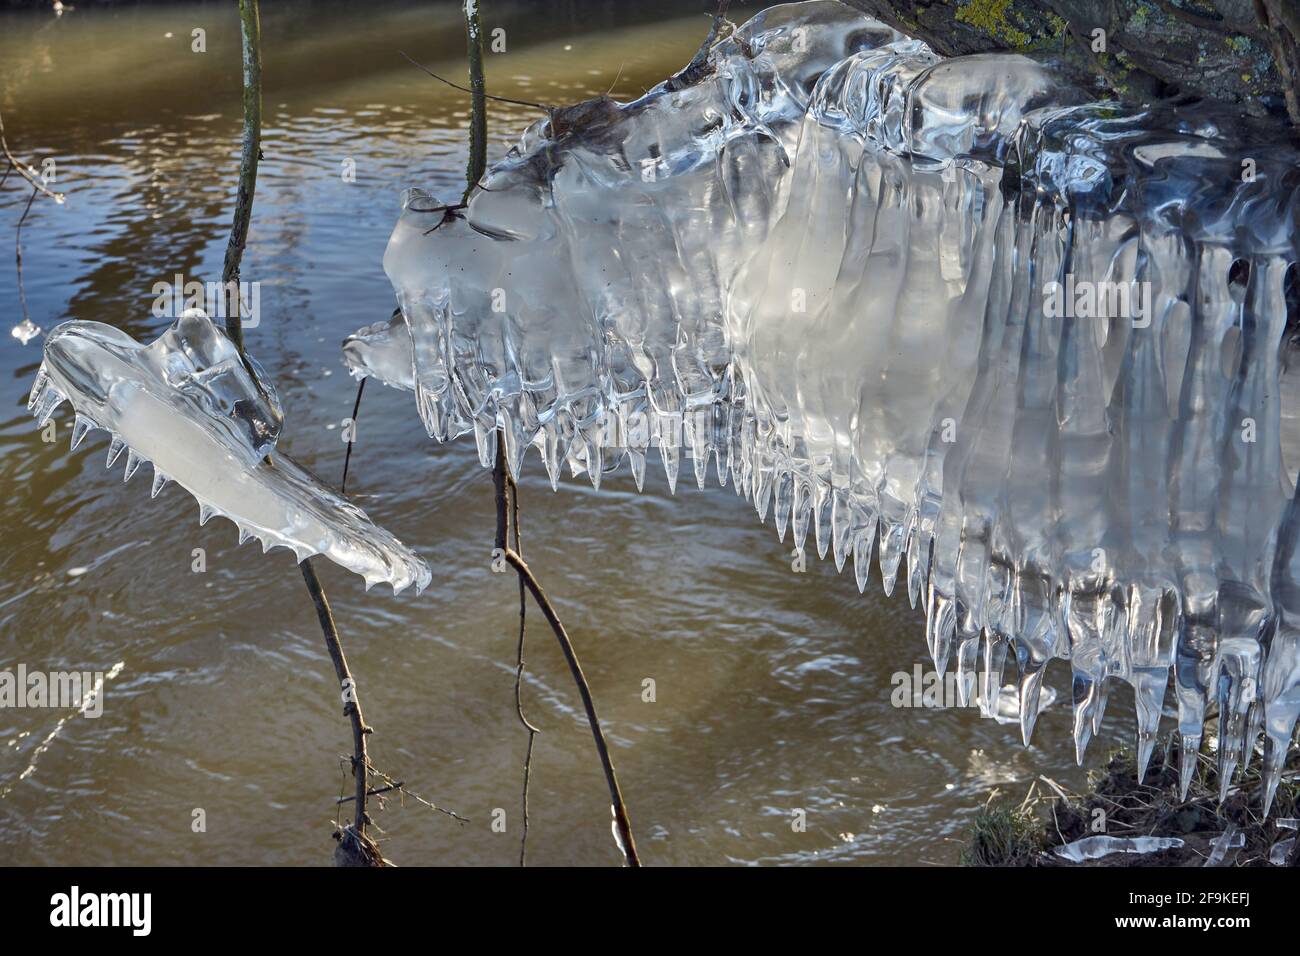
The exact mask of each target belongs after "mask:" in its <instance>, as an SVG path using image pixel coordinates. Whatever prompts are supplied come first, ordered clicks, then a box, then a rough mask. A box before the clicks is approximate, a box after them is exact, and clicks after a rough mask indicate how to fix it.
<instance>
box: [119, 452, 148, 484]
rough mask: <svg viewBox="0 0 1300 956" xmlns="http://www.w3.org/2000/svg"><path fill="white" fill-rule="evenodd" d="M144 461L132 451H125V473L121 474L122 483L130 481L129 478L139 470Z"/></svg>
mask: <svg viewBox="0 0 1300 956" xmlns="http://www.w3.org/2000/svg"><path fill="white" fill-rule="evenodd" d="M144 460H145V459H143V458H141V457H140V456H139V455H137V454H136V453H135V452H134V451H133V450H132V449H130V448H128V449H127V450H126V471H124V472H123V473H122V481H123V482H128V481H130V480H131V477H132V476H133V475H134V474H135V473H136V472H137V471H138V470H139V469H140V465H141V463H142V462H144Z"/></svg>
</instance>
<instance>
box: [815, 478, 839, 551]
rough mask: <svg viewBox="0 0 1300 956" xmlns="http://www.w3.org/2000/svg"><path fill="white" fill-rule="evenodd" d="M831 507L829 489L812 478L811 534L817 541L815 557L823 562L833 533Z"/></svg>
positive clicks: (823, 483)
mask: <svg viewBox="0 0 1300 956" xmlns="http://www.w3.org/2000/svg"><path fill="white" fill-rule="evenodd" d="M832 507H833V499H832V496H831V489H830V487H829V486H828V485H827V484H826V483H825V482H823V481H821V480H819V479H816V478H814V479H813V481H812V513H813V533H814V537H815V538H816V540H817V557H819V558H821V559H822V560H823V561H825V560H826V552H827V551H828V550H830V546H831V534H832V533H833V531H834V522H833V521H832V520H831V508H832Z"/></svg>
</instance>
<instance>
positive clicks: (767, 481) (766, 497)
mask: <svg viewBox="0 0 1300 956" xmlns="http://www.w3.org/2000/svg"><path fill="white" fill-rule="evenodd" d="M754 481H755V482H756V483H757V484H756V486H755V488H754V510H755V511H757V512H758V520H759V523H760V524H767V509H768V506H769V505H770V504H771V503H772V473H771V471H770V470H768V469H767V468H764V469H762V470H761V471H756V472H755V474H754ZM737 484H739V482H737Z"/></svg>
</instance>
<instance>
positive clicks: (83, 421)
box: [71, 414, 98, 451]
mask: <svg viewBox="0 0 1300 956" xmlns="http://www.w3.org/2000/svg"><path fill="white" fill-rule="evenodd" d="M96 427H98V426H96V425H95V423H94V422H92V421H91V420H90V419H89V418H86V417H84V416H82V415H80V414H79V415H77V417H76V420H75V421H74V423H73V425H72V448H71V450H72V451H76V450H77V446H78V445H80V444H81V443H82V441H83V440H84V439H85V437H86V433H87V432H89V431H90V430H91V429H92V428H96Z"/></svg>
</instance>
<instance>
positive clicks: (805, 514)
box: [790, 475, 812, 551]
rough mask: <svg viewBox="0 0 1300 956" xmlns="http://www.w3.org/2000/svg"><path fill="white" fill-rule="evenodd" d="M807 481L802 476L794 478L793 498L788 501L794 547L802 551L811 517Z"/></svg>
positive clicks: (810, 500) (809, 491)
mask: <svg viewBox="0 0 1300 956" xmlns="http://www.w3.org/2000/svg"><path fill="white" fill-rule="evenodd" d="M811 490H812V489H811V488H810V487H809V482H808V479H807V478H805V477H804V476H803V475H795V477H794V496H793V497H792V498H791V499H790V522H791V528H792V529H793V530H794V546H795V547H796V548H797V549H798V550H800V551H803V550H804V544H805V543H806V542H807V540H808V519H809V518H810V517H812V494H811Z"/></svg>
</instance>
